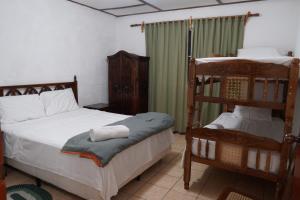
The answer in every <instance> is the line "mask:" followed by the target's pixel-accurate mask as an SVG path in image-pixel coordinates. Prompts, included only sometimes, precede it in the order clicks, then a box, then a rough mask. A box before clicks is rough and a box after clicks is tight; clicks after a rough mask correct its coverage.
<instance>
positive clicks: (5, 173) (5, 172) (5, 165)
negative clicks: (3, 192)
mask: <svg viewBox="0 0 300 200" xmlns="http://www.w3.org/2000/svg"><path fill="white" fill-rule="evenodd" d="M7 168H8V165H7V164H4V177H7V174H8V172H7V170H8V169H7Z"/></svg>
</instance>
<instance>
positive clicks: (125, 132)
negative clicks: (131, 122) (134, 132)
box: [90, 125, 129, 142]
mask: <svg viewBox="0 0 300 200" xmlns="http://www.w3.org/2000/svg"><path fill="white" fill-rule="evenodd" d="M126 137H129V128H128V127H126V126H123V125H116V126H103V127H101V128H94V129H91V130H90V138H91V140H92V141H93V142H98V141H103V140H108V139H114V138H126Z"/></svg>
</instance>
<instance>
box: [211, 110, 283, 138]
mask: <svg viewBox="0 0 300 200" xmlns="http://www.w3.org/2000/svg"><path fill="white" fill-rule="evenodd" d="M211 125H216V126H215V127H218V125H221V126H219V127H224V129H230V130H237V131H243V132H246V133H249V134H251V135H255V136H259V137H266V138H269V139H273V140H275V141H277V142H280V143H281V142H282V140H283V136H284V131H283V130H284V122H283V120H282V119H280V118H272V121H267V120H250V119H246V118H241V117H236V116H235V115H234V114H233V113H222V114H221V115H220V116H219V117H218V118H217V119H216V120H215V121H213V122H212V123H211V124H210V126H211ZM210 126H207V128H209V127H210Z"/></svg>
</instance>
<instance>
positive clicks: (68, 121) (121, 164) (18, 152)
mask: <svg viewBox="0 0 300 200" xmlns="http://www.w3.org/2000/svg"><path fill="white" fill-rule="evenodd" d="M128 117H130V116H126V115H119V114H113V113H108V112H102V111H96V110H89V109H83V108H82V109H78V110H75V111H71V112H66V113H61V114H57V115H53V116H51V117H45V118H41V119H36V120H29V121H25V122H20V123H14V124H4V125H2V127H1V128H2V130H3V132H4V133H5V134H4V140H5V156H6V157H7V158H9V159H10V160H15V161H17V162H19V163H23V164H26V165H29V166H32V167H34V168H38V169H41V170H44V171H49V172H51V173H53V174H57V175H59V176H63V177H67V178H68V179H71V180H74V181H76V182H78V183H81V184H83V185H87V186H89V187H90V188H93V189H95V190H97V191H99V193H101V197H102V198H103V199H105V200H107V199H110V198H111V197H112V196H114V195H116V194H117V193H118V189H119V188H120V187H121V186H123V185H124V183H125V182H128V180H129V179H132V175H134V174H135V172H136V171H137V170H138V169H139V168H140V166H144V165H145V164H146V163H148V162H150V161H151V160H152V159H154V158H155V157H157V155H158V154H160V153H161V152H163V151H166V150H168V149H169V148H170V146H171V143H172V139H173V138H172V136H173V134H172V131H171V129H168V130H165V131H163V132H161V133H158V134H156V135H154V136H152V137H149V138H147V139H146V140H144V141H142V142H143V146H141V145H139V144H140V143H138V144H136V145H133V146H131V147H130V148H128V149H126V150H124V151H123V152H121V153H119V154H117V155H116V156H115V157H114V158H113V159H112V160H111V161H110V163H109V164H108V165H107V166H105V167H104V168H100V167H98V166H97V165H95V163H94V162H93V161H92V160H89V159H84V158H79V157H78V156H76V155H67V154H63V153H61V152H60V150H61V148H62V147H63V145H64V144H65V143H66V141H67V140H68V139H70V138H72V137H73V136H75V135H78V134H80V133H83V132H86V131H88V130H89V129H91V127H95V128H96V127H101V126H104V125H107V124H110V123H113V122H116V121H120V120H123V119H125V118H128Z"/></svg>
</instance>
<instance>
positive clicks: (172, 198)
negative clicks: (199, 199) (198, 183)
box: [164, 190, 196, 200]
mask: <svg viewBox="0 0 300 200" xmlns="http://www.w3.org/2000/svg"><path fill="white" fill-rule="evenodd" d="M195 199H196V197H195V196H188V195H185V194H183V193H180V192H177V191H175V190H171V191H169V192H168V193H167V195H166V196H165V198H164V200H195Z"/></svg>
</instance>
